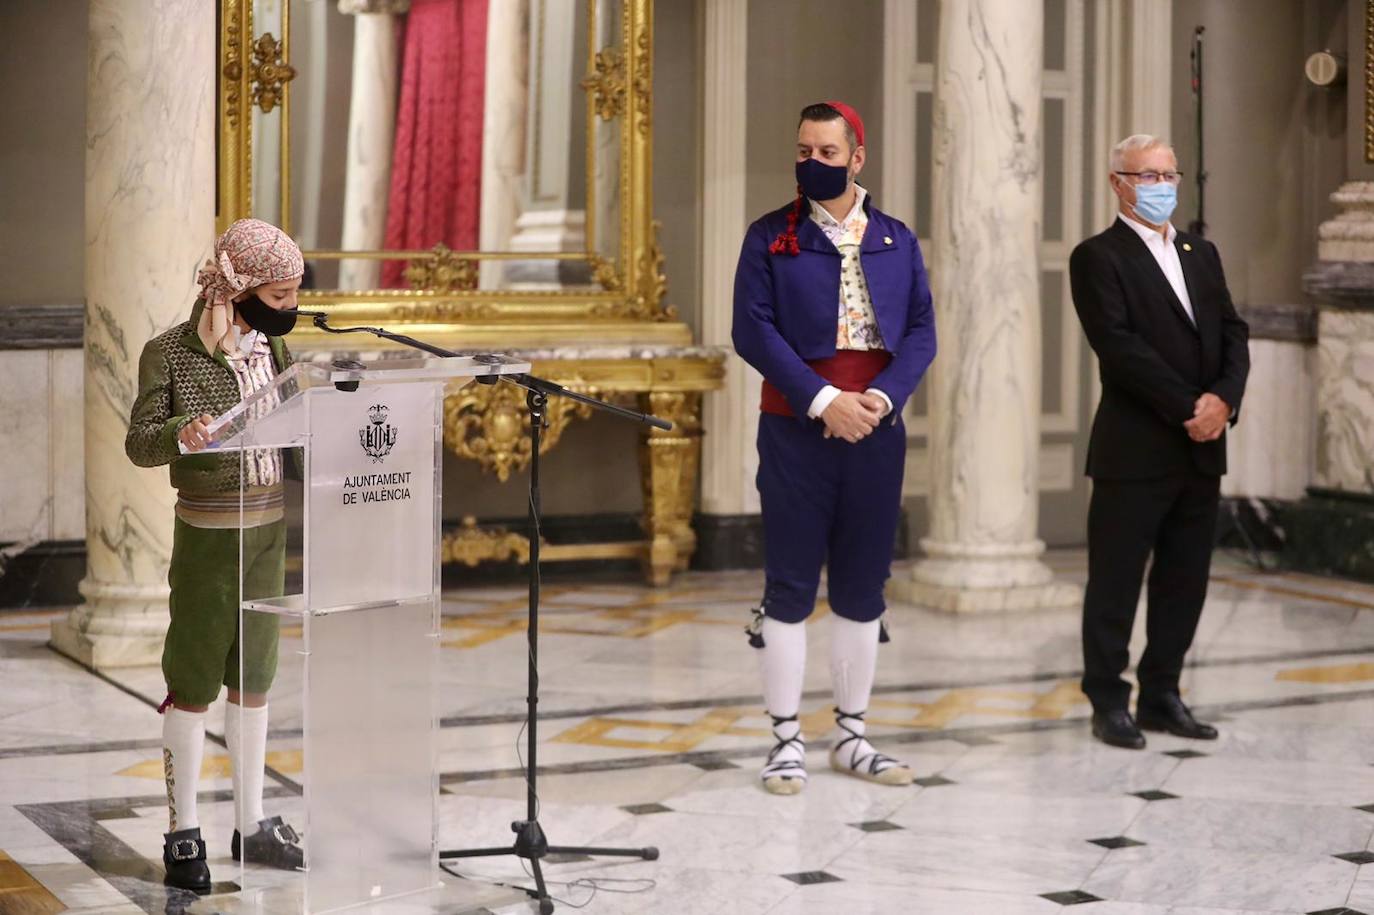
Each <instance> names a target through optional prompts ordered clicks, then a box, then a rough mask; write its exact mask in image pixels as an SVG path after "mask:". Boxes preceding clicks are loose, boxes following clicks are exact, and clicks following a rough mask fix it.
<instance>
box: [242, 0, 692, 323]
mask: <svg viewBox="0 0 1374 915" xmlns="http://www.w3.org/2000/svg"><path fill="white" fill-rule="evenodd" d="M605 2H606V0H600V2H599V0H586V3H587V13H588V14H587V17H586V18H587V36H588V41H587V60H586V64H585V78H584V79H583V80H582V81H581V83H580V88H581V89H582V90H583V92H584V95H585V104H586V109H587V120H586V123H587V131H586V132H587V138H586V141H587V148H588V155H587V157H586V159H587V162H586V168H587V181H588V185H589V187H590V186H591V184H592V182H593V180H594V175H593V169H594V168H595V157H594V154H593V153H594V142H595V125H596V124H597V123H598V121H600V122H610V121H616V122H618V133H619V144H618V145H619V155H620V162H619V171H620V174H619V180H618V198H619V223H620V225H619V234H618V238H617V243H616V249H615V250H616V253H615V255H614V256H606V255H603V254H599V253H598V252H596V251H594V250H590V249H591V248H592V245H593V242H592V237H593V236H592V232H591V231H590V230H589V232H588V245H587V247H588V250H586V251H572V252H568V251H564V252H539V253H537V254H531V253H519V254H517V253H511V252H484V251H452V250H449V249H448V248H446V247H443V246H436V247H435V248H434V249H432V250H428V251H347V252H345V251H311V252H308V255H309V257H311V258H320V259H326V258H333V259H343V258H350V259H379V260H406V261H408V262H409V263H408V268H407V270H406V278H407V280H408V282H410V284H411V286H412V288H410V289H368V290H311V291H306V292H303V293H302V294H301V299H302V303H301V304H302V307H308V308H317V307H323V308H325V309H327V310H329V311H330V312H331V313H333V314H336V315H337V316H338V317H339V319H340V322H341V323H349V324H372V325H377V324H391V325H396V324H405V325H407V326H408V329H409V330H411V331H413V332H419V331H423V332H425V333H427V334H429V335H431V336H434V337H436V338H437V339H438V340H440V341H444V340H447V341H449V342H450V343H453V342H461V343H462V344H463V345H470V346H487V345H495V344H502V345H512V344H520V345H531V346H542V345H551V344H561V343H576V342H583V343H585V342H590V341H596V342H600V343H618V342H635V343H663V344H688V343H690V342H691V339H692V337H691V331H690V329H689V328H688V327H687V326H686V325H685V324H683V323H682V322H681V321H679V320H677V312H676V309H674V308H673V307H672V306H670V305H668V304H666V302H665V295H666V292H667V280H666V277H665V276H664V264H663V252H662V249H661V248H660V245H659V241H658V231H659V226H658V223H657V222H656V221H655V220H654V218H653V136H652V129H651V127H652V119H653V0H616V2H618V4H619V6H618V10H617V15H618V21H619V24H620V28H619V30H618V31H619V34H618V35H617V36H616V41H615V42H614V43H611V44H609V45H607V46H604V47H598V46H597V41H596V35H597V31H598V30H597V16H598V7H599V6H601V5H604V4H605ZM219 4H220V29H219V32H220V34H219V56H220V60H219V67H218V79H219V88H218V97H217V102H218V109H219V111H218V115H219V116H218V119H217V120H218V124H217V129H218V131H219V134H218V141H219V142H218V157H219V158H218V163H217V165H218V187H217V193H218V206H217V231H223V230H224V228H226V227H227V226H228V225H229V224H230V223H231V222H233V221H234V220H235V219H240V218H243V217H247V216H251V215H253V213H252V189H253V162H252V143H253V137H252V130H253V126H252V125H253V119H252V117H251V108H252V106H254V105H256V106H258V107H259V108H260V109H261V110H262V111H264V112H270V111H273V110H275V111H277V112H279V116H280V117H281V119H282V128H283V129H282V142H281V161H282V165H281V194H282V199H283V201H287V200H289V195H290V186H289V173H290V172H289V161H290V131H289V125H290V117H291V89H292V80H293V78H295V75H296V71H295V69H294V68H293V67H292V66H291V63H290V59H291V35H290V13H289V8H290V3H289V2H288V3H286V4H284V8H283V13H282V20H281V32H282V34H281V36H280V38H279V39H278V38H277V37H275V36H273V35H271V34H270V33H267V32H264V33H262V34H258V33H256V32H255V30H254V23H253V8H252V0H219ZM589 210H590V208H589ZM282 213H283V221H287V220H288V219H289V216H287V215H286V214H288V213H289V208H288V207H286V206H283V208H282ZM588 219H589V220H590V219H592V214H591V213H590V212H589V213H588ZM283 228H284V229H286V230H287V231H288V232H290V230H291V229H290V226H289V225H284V226H283ZM531 258H537V259H540V260H580V261H584V262H585V263H586V264H587V266H588V271H589V273H590V275H591V277H592V279H593V283H592V284H591V286H589V287H587V288H578V289H568V290H527V289H489V290H480V289H476V288H472V287H474V286H475V285H476V284H475V283H474V282H472V278H473V277H474V276H475V275H476V272H477V268H478V266H479V265H480V264H481V263H482V262H483V261H489V260H517V259H522V260H528V259H531ZM316 333H317V332H315V331H313V330H310V329H305V328H303V329H302V330H301V331H298V332H297V334H298V337H299V338H303V337H311V336H313V335H314V334H316ZM300 342H301V343H302V344H304V345H305V346H306V348H309V347H310V344H311V341H309V340H305V339H301V341H300Z"/></svg>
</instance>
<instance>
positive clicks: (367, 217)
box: [339, 0, 410, 289]
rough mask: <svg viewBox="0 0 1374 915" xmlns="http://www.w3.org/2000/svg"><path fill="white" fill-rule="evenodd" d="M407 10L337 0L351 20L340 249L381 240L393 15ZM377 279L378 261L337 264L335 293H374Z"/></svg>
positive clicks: (393, 80) (395, 50) (394, 71)
mask: <svg viewBox="0 0 1374 915" xmlns="http://www.w3.org/2000/svg"><path fill="white" fill-rule="evenodd" d="M409 9H410V0H339V12H341V13H345V14H348V15H351V16H353V17H354V26H353V97H352V98H351V99H350V100H349V105H348V165H347V167H346V169H345V172H344V211H343V243H342V245H341V247H342V248H343V249H344V250H345V251H352V250H361V251H368V250H376V249H378V248H381V247H382V245H383V244H384V241H385V236H386V196H387V192H388V190H389V189H390V186H391V152H392V147H393V144H394V141H395V137H396V87H397V84H398V83H399V82H400V78H401V71H400V46H399V39H398V30H397V17H398V16H400V15H402V14H404V13H405V12H406V11H407V10H409ZM381 276H382V262H381V261H377V260H346V261H342V262H341V263H340V264H339V288H341V289H375V288H376V287H377V285H378V283H379V282H380V280H381Z"/></svg>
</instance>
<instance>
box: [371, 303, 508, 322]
mask: <svg viewBox="0 0 1374 915" xmlns="http://www.w3.org/2000/svg"><path fill="white" fill-rule="evenodd" d="M495 315H496V306H494V305H492V304H490V303H489V302H473V301H470V300H466V299H464V300H458V301H452V302H422V303H418V304H415V305H393V306H392V307H391V320H392V321H394V322H400V323H402V324H452V323H455V322H458V321H480V320H485V319H489V318H492V317H495Z"/></svg>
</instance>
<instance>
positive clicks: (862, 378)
mask: <svg viewBox="0 0 1374 915" xmlns="http://www.w3.org/2000/svg"><path fill="white" fill-rule="evenodd" d="M891 361H892V354H891V353H889V352H888V351H887V350H884V349H871V350H847V349H842V350H838V351H837V352H836V353H835V355H833V356H829V357H827V358H825V359H813V360H812V361H810V362H808V363H806V364H807V365H809V366H811V368H812V369H813V370H814V371H815V372H816V374H817V375H820V376H821V377H822V378H824V379H825V380H826V381H827V382H829V383H830V384H833V385H834V386H835V387H837V388H839V389H840V390H841V391H849V392H851V393H854V394H861V393H863V392H864V391H866V390H868V388H869V387H870V386H871V385H872V384H873V379H874V378H877V377H878V375H879V373H881V372H882V370H883V369H885V368H887V364H888V363H889V362H891ZM759 409H760V410H762V411H763V412H764V413H772V414H775V415H777V416H792V415H794V414H793V413H792V408H791V407H790V406H788V405H787V398H785V397H783V396H782V392H781V391H779V390H778V389H777V388H775V387H773V385H772V384H770V383H769V381H768V380H767V379H764V382H763V401H762V402H761V403H760V404H759Z"/></svg>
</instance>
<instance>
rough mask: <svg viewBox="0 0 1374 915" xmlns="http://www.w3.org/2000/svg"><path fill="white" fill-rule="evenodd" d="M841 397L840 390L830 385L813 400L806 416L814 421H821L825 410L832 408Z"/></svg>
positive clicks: (818, 392) (821, 390) (817, 393)
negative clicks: (831, 405) (832, 404)
mask: <svg viewBox="0 0 1374 915" xmlns="http://www.w3.org/2000/svg"><path fill="white" fill-rule="evenodd" d="M839 396H840V389H839V388H837V387H835V386H834V385H833V384H828V385H826V386H825V387H823V388H821V389H820V390H819V391H817V392H816V396H815V397H813V398H812V399H811V406H810V408H809V409H808V410H807V411H806V415H807V416H809V417H811V418H812V419H820V418H821V414H822V413H824V412H825V408H826V407H828V406H830V404H831V402H832V401H834V399H835V398H836V397H839Z"/></svg>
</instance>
